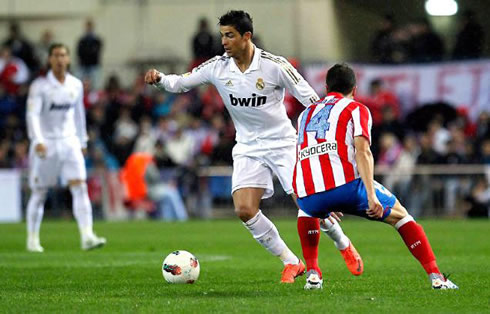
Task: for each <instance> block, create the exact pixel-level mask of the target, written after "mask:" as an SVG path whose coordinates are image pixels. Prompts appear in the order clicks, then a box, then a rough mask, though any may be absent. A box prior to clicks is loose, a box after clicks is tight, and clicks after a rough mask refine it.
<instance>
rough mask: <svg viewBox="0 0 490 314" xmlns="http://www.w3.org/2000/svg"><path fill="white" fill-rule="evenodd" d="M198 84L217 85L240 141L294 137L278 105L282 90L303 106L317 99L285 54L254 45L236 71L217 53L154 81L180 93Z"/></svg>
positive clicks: (280, 102) (289, 123) (226, 58)
mask: <svg viewBox="0 0 490 314" xmlns="http://www.w3.org/2000/svg"><path fill="white" fill-rule="evenodd" d="M201 84H212V85H214V86H215V87H216V89H217V90H218V92H219V94H220V95H221V98H222V99H223V102H224V103H225V106H226V108H227V110H228V111H229V113H230V116H231V118H232V120H233V123H234V125H235V129H236V141H237V142H239V143H251V142H254V141H256V140H257V139H259V140H260V139H264V140H269V139H270V140H281V139H288V140H292V141H294V140H295V138H296V130H295V129H294V128H293V126H292V124H291V121H290V120H289V118H288V117H287V114H286V108H285V107H284V104H283V100H284V92H285V89H288V91H289V92H290V93H291V94H293V96H294V97H295V98H296V99H298V100H299V101H300V102H301V103H302V104H303V105H305V106H307V105H309V104H311V103H312V102H314V101H316V100H318V96H317V94H316V93H315V91H314V90H313V89H312V88H311V86H310V85H309V84H308V83H307V82H306V81H305V80H304V79H303V77H302V76H301V75H300V74H299V73H298V72H297V71H296V69H295V68H294V67H293V66H292V65H291V64H290V63H289V62H288V61H287V60H286V59H285V58H283V57H280V56H275V55H272V54H270V53H268V52H265V51H263V50H261V49H259V48H257V47H254V56H253V60H252V63H251V64H250V66H249V68H248V69H247V70H246V71H245V72H241V71H240V70H239V68H238V67H237V65H236V64H235V62H234V61H233V59H232V58H230V57H228V56H226V55H224V56H216V57H214V58H212V59H210V60H208V61H206V62H204V63H202V64H201V65H199V66H198V67H196V68H194V69H193V70H192V72H189V73H186V74H183V75H164V76H162V79H161V81H160V82H159V83H157V86H158V87H161V88H164V89H165V90H167V91H169V92H174V93H181V92H185V91H188V90H189V89H191V88H193V87H195V86H198V85H201Z"/></svg>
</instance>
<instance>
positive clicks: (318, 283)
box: [305, 269, 323, 290]
mask: <svg viewBox="0 0 490 314" xmlns="http://www.w3.org/2000/svg"><path fill="white" fill-rule="evenodd" d="M316 289H323V279H322V278H320V275H319V274H318V272H317V271H316V270H314V269H310V270H309V271H308V272H307V273H306V285H305V290H316Z"/></svg>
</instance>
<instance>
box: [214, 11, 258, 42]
mask: <svg viewBox="0 0 490 314" xmlns="http://www.w3.org/2000/svg"><path fill="white" fill-rule="evenodd" d="M218 24H219V25H220V26H233V27H234V28H235V29H236V30H237V31H238V32H239V33H240V35H242V36H243V34H245V33H246V32H250V33H252V35H253V33H254V26H253V21H252V18H251V17H250V15H249V14H248V13H247V12H245V11H241V10H240V11H235V10H231V11H228V12H226V13H225V14H224V15H222V16H221V17H220V18H219V23H218Z"/></svg>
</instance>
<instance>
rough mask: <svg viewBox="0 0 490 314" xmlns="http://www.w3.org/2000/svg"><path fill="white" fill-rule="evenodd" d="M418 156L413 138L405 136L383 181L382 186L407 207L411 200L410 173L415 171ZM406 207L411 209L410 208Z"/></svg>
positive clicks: (415, 141) (415, 140)
mask: <svg viewBox="0 0 490 314" xmlns="http://www.w3.org/2000/svg"><path fill="white" fill-rule="evenodd" d="M418 154H419V149H418V145H417V139H416V138H415V136H413V135H407V136H405V139H404V140H403V147H402V150H401V152H400V154H399V156H398V158H397V159H396V160H395V162H394V164H393V166H392V168H391V169H390V173H389V174H388V175H387V176H386V177H385V178H384V180H383V185H384V186H386V188H387V189H388V190H390V191H394V193H395V194H396V195H397V197H399V198H400V201H403V203H408V204H409V205H411V204H412V198H413V194H412V193H413V191H412V188H411V183H412V176H413V175H412V171H413V170H414V169H415V164H416V162H417V156H418ZM407 207H409V208H412V206H407Z"/></svg>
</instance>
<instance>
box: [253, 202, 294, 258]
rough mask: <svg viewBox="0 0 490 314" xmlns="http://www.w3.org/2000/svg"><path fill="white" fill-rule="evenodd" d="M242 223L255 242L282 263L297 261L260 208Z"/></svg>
mask: <svg viewBox="0 0 490 314" xmlns="http://www.w3.org/2000/svg"><path fill="white" fill-rule="evenodd" d="M243 225H244V226H245V228H247V229H248V230H249V231H250V233H252V236H253V237H254V239H255V240H257V242H259V243H260V244H261V245H262V246H263V247H264V248H265V249H266V250H267V251H269V252H270V253H271V254H272V255H274V256H278V257H279V258H280V259H281V261H282V262H283V263H284V265H286V264H298V263H299V259H298V258H297V257H296V255H294V253H293V252H291V250H290V249H289V248H288V247H287V245H286V243H284V241H283V240H282V239H281V237H280V236H279V231H278V230H277V228H276V226H274V224H273V223H272V221H270V220H269V219H268V218H267V217H266V216H265V215H263V214H262V211H261V210H259V212H258V213H257V215H255V216H254V217H253V218H252V219H250V220H249V221H247V222H244V223H243Z"/></svg>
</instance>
